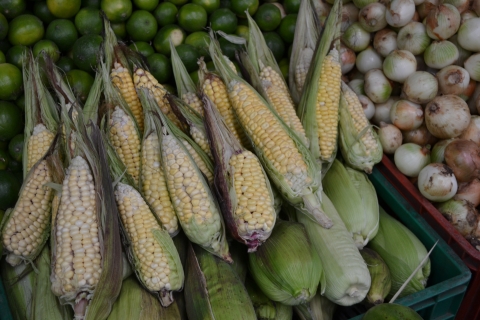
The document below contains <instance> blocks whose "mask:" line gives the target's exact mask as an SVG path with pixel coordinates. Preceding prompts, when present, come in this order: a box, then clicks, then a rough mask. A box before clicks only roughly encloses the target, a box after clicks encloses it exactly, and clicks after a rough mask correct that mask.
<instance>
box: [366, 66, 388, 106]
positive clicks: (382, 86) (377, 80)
mask: <svg viewBox="0 0 480 320" xmlns="http://www.w3.org/2000/svg"><path fill="white" fill-rule="evenodd" d="M365 93H366V95H367V96H368V97H369V98H370V100H372V101H373V102H375V103H382V102H385V101H387V100H388V98H389V97H390V94H391V93H392V85H391V84H390V81H388V79H387V77H385V75H384V74H383V71H382V70H380V69H372V70H370V71H368V72H367V73H366V74H365Z"/></svg>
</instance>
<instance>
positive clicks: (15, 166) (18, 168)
mask: <svg viewBox="0 0 480 320" xmlns="http://www.w3.org/2000/svg"><path fill="white" fill-rule="evenodd" d="M7 170H8V171H11V172H13V174H14V175H15V176H16V177H17V179H18V180H19V181H20V183H22V181H23V174H22V170H23V167H22V162H19V161H15V160H14V159H12V157H10V161H8V167H7ZM18 173H20V175H18Z"/></svg>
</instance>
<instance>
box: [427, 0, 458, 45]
mask: <svg viewBox="0 0 480 320" xmlns="http://www.w3.org/2000/svg"><path fill="white" fill-rule="evenodd" d="M460 21H461V17H460V12H458V10H457V8H455V7H454V6H452V5H451V4H446V3H444V4H441V5H439V6H437V7H435V8H434V9H433V10H432V11H430V12H429V13H428V15H427V18H426V20H425V24H426V27H427V34H428V36H429V37H430V38H432V39H434V40H447V39H448V38H450V37H451V36H453V35H454V34H455V33H456V32H457V30H458V28H459V27H460Z"/></svg>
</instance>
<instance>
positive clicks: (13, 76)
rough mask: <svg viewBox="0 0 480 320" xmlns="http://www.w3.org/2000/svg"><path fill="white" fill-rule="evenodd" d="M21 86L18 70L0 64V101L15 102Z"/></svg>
mask: <svg viewBox="0 0 480 320" xmlns="http://www.w3.org/2000/svg"><path fill="white" fill-rule="evenodd" d="M22 85H23V79H22V72H21V71H20V69H18V68H17V67H16V66H14V65H13V64H10V63H2V64H0V99H2V100H15V99H16V98H17V97H18V96H19V95H20V94H21V93H22ZM16 109H18V108H16Z"/></svg>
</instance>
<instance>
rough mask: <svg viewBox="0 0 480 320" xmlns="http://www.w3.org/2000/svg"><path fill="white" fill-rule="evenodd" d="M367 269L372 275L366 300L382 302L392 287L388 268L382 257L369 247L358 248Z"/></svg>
mask: <svg viewBox="0 0 480 320" xmlns="http://www.w3.org/2000/svg"><path fill="white" fill-rule="evenodd" d="M360 254H361V255H362V257H363V259H364V260H365V263H366V264H367V267H368V271H369V272H370V276H371V277H372V285H371V286H370V290H369V291H368V294H367V301H368V302H369V303H371V304H380V303H383V300H384V299H385V298H386V297H387V295H388V294H389V293H390V289H391V288H392V279H391V276H390V270H389V269H388V266H387V264H386V263H385V261H383V259H382V257H380V255H379V254H378V253H376V252H375V251H374V250H372V249H370V248H363V249H362V250H360Z"/></svg>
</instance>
